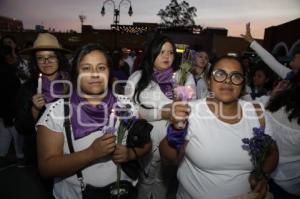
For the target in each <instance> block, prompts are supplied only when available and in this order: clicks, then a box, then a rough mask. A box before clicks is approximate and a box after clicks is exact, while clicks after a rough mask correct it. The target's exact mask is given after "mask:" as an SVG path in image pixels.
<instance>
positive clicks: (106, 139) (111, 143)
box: [90, 133, 116, 159]
mask: <svg viewBox="0 0 300 199" xmlns="http://www.w3.org/2000/svg"><path fill="white" fill-rule="evenodd" d="M90 149H91V150H92V153H93V154H94V157H95V159H97V158H101V157H104V156H106V155H109V154H111V153H112V152H114V151H115V149H116V136H115V135H113V134H110V133H108V134H105V135H103V136H102V137H99V138H97V139H95V140H94V142H93V143H92V145H91V146H90Z"/></svg>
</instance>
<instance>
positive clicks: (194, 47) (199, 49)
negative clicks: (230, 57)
mask: <svg viewBox="0 0 300 199" xmlns="http://www.w3.org/2000/svg"><path fill="white" fill-rule="evenodd" d="M189 49H191V50H194V51H196V52H206V53H207V54H208V50H207V49H206V48H204V47H203V46H202V45H200V44H195V45H191V47H190V48H189Z"/></svg>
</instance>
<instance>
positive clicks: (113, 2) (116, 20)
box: [101, 0, 133, 49]
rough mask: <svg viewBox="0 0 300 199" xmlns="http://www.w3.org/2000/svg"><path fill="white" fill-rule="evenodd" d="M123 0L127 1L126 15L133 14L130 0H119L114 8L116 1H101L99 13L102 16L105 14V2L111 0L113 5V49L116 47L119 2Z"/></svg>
mask: <svg viewBox="0 0 300 199" xmlns="http://www.w3.org/2000/svg"><path fill="white" fill-rule="evenodd" d="M124 1H127V2H128V3H129V5H130V6H129V10H128V15H129V16H130V17H131V16H132V14H133V11H132V7H131V1H130V0H121V1H120V3H119V5H118V8H116V3H115V0H105V1H104V2H103V5H102V9H101V15H102V16H104V15H105V7H104V6H105V4H106V3H108V2H112V4H113V6H114V18H113V24H114V25H113V26H114V32H115V41H114V42H115V43H114V47H115V49H116V48H117V33H116V31H117V28H118V24H119V22H120V7H121V4H122V3H123V2H124Z"/></svg>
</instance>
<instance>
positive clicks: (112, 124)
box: [108, 109, 115, 127]
mask: <svg viewBox="0 0 300 199" xmlns="http://www.w3.org/2000/svg"><path fill="white" fill-rule="evenodd" d="M108 127H115V110H114V109H112V110H111V113H110V116H109V123H108Z"/></svg>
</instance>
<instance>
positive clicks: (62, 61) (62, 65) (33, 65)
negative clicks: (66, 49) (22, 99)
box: [29, 50, 71, 81]
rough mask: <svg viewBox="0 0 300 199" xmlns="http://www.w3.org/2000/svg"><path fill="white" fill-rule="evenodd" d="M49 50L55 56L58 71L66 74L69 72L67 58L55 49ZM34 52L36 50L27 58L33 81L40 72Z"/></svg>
mask: <svg viewBox="0 0 300 199" xmlns="http://www.w3.org/2000/svg"><path fill="white" fill-rule="evenodd" d="M49 51H53V52H54V53H55V55H56V56H57V59H58V71H61V72H64V73H67V74H68V73H69V72H70V68H71V67H70V63H69V61H68V59H67V58H66V57H65V55H64V54H63V53H62V52H60V51H55V50H49ZM36 52H37V51H34V52H32V53H31V56H30V59H29V66H30V68H29V71H30V74H31V79H32V80H33V81H35V80H37V79H38V75H39V73H40V71H39V68H38V64H37V60H36V56H35V53H36Z"/></svg>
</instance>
